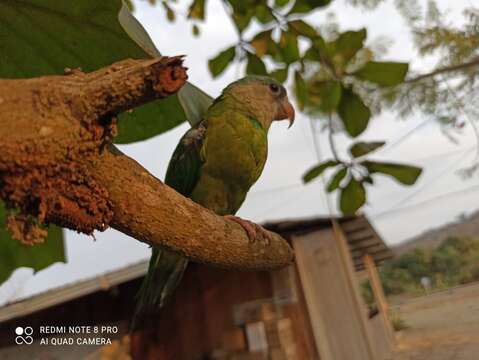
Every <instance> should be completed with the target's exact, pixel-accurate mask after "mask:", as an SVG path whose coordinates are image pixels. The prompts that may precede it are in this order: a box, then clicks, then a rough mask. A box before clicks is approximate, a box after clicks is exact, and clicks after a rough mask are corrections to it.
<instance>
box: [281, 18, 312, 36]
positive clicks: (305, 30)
mask: <svg viewBox="0 0 479 360" xmlns="http://www.w3.org/2000/svg"><path fill="white" fill-rule="evenodd" d="M288 27H290V28H292V29H293V30H294V31H295V32H296V33H297V34H299V35H302V36H305V37H307V38H310V39H314V38H316V37H318V36H319V35H318V32H317V31H316V29H315V28H314V27H312V26H311V25H309V24H308V23H306V22H304V21H303V20H294V21H291V22H289V23H288Z"/></svg>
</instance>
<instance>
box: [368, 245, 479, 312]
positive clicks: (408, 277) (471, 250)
mask: <svg viewBox="0 0 479 360" xmlns="http://www.w3.org/2000/svg"><path fill="white" fill-rule="evenodd" d="M380 277H381V281H382V284H383V287H384V292H385V293H386V295H399V294H411V295H419V294H421V293H424V292H425V289H424V287H423V286H422V285H421V278H423V277H428V278H429V279H430V282H431V289H432V290H434V289H444V288H448V287H451V286H456V285H460V284H466V283H469V282H472V281H478V280H479V239H473V238H469V237H462V238H459V237H449V238H447V239H446V240H444V241H443V242H442V243H441V245H440V246H438V247H436V248H426V249H424V248H416V249H413V250H410V251H408V252H406V253H404V254H403V255H401V256H399V257H397V258H395V259H393V260H391V261H389V262H387V263H386V264H385V265H384V266H383V267H382V269H381V270H380ZM361 288H362V289H361V290H362V292H363V296H364V298H365V300H366V302H367V303H368V304H370V305H372V303H373V302H374V299H373V296H372V293H371V288H370V286H369V282H368V281H365V282H363V283H362V284H361Z"/></svg>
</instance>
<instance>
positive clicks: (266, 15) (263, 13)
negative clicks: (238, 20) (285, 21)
mask: <svg viewBox="0 0 479 360" xmlns="http://www.w3.org/2000/svg"><path fill="white" fill-rule="evenodd" d="M254 15H255V16H256V18H257V19H258V20H259V22H260V23H262V24H267V23H269V22H271V21H273V20H274V17H273V15H272V14H271V11H270V10H269V8H268V6H266V5H264V4H260V5H258V6H256V11H255V13H254Z"/></svg>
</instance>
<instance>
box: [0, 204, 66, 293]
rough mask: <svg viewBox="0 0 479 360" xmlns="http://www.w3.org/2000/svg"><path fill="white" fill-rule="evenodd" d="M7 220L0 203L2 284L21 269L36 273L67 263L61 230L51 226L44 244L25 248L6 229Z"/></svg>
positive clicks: (0, 266) (0, 274) (0, 275)
mask: <svg viewBox="0 0 479 360" xmlns="http://www.w3.org/2000/svg"><path fill="white" fill-rule="evenodd" d="M5 220H6V211H5V207H4V204H3V203H2V202H1V201H0V284H1V283H3V282H4V281H6V280H7V279H8V278H9V277H10V275H11V274H12V272H13V271H14V270H15V269H17V268H19V267H28V268H32V269H33V270H34V271H35V272H36V271H40V270H42V269H45V268H46V267H48V266H50V265H51V264H54V263H56V262H63V263H64V262H66V260H65V248H64V245H63V231H62V229H61V228H59V227H57V226H54V225H50V226H49V229H48V236H47V238H46V239H45V242H44V243H42V244H37V245H34V246H25V245H22V244H21V243H20V241H18V240H15V239H12V238H11V236H10V233H9V232H8V231H7V230H6V229H5Z"/></svg>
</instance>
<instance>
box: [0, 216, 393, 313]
mask: <svg viewBox="0 0 479 360" xmlns="http://www.w3.org/2000/svg"><path fill="white" fill-rule="evenodd" d="M335 220H336V221H337V222H338V223H339V225H340V227H341V229H342V230H343V232H344V234H345V236H346V239H347V241H348V244H349V248H350V251H351V256H352V258H353V262H354V266H355V268H356V270H362V269H363V268H364V265H363V262H362V256H363V255H365V254H369V255H371V256H372V257H373V258H374V260H375V262H376V264H378V265H380V264H381V263H383V262H384V260H386V259H389V258H391V257H392V256H393V254H392V252H391V251H390V250H389V248H388V247H387V246H386V244H385V243H384V242H383V240H382V239H381V238H380V237H379V235H378V234H377V233H376V231H375V230H374V228H373V226H372V225H371V224H370V223H369V221H368V220H367V219H366V218H365V217H364V216H357V217H340V218H336V219H335ZM331 226H332V219H331V218H311V219H298V220H285V221H277V222H271V223H267V224H264V227H265V228H267V229H269V230H271V231H274V232H277V233H279V234H281V235H282V236H283V237H285V238H287V239H288V238H289V239H291V236H292V235H293V234H294V235H298V234H302V233H308V232H311V231H315V230H318V229H320V228H326V227H331ZM147 268H148V261H142V262H140V263H137V264H134V265H131V266H127V267H125V268H122V269H119V270H115V271H112V272H109V273H106V274H104V275H100V276H97V277H95V278H92V279H88V280H84V281H79V282H76V283H73V284H68V285H65V286H62V287H58V288H55V289H51V290H48V291H46V292H44V293H40V294H38V295H34V296H32V297H30V298H27V299H23V300H19V301H17V302H13V303H10V304H7V305H5V306H3V307H1V308H0V322H5V321H8V320H11V319H14V318H17V317H22V316H25V315H28V314H31V313H34V312H37V311H40V310H43V309H46V308H49V307H52V306H55V305H58V304H61V303H64V302H67V301H70V300H73V299H76V298H79V297H81V296H85V295H88V294H91V293H94V292H96V291H99V290H107V289H109V288H111V287H113V286H115V285H119V284H121V283H124V282H127V281H130V280H133V279H136V278H139V277H141V276H143V275H145V274H146V271H147Z"/></svg>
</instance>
